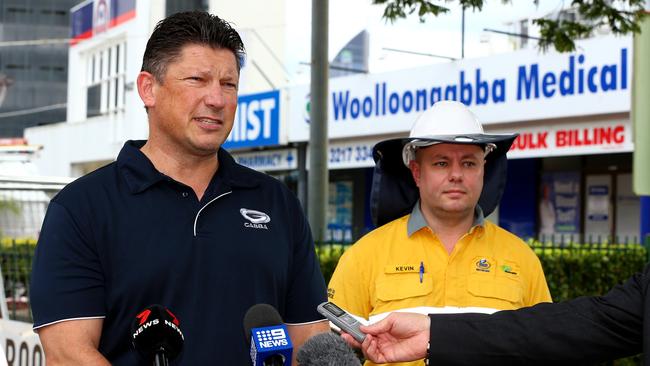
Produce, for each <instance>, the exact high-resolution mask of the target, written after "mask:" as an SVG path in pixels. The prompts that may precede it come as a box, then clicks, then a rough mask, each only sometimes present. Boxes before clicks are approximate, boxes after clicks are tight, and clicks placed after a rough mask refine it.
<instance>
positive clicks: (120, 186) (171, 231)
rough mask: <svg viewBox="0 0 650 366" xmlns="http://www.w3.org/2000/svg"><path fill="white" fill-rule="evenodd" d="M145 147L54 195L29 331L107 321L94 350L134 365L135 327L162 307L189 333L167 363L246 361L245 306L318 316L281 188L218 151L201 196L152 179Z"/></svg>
mask: <svg viewBox="0 0 650 366" xmlns="http://www.w3.org/2000/svg"><path fill="white" fill-rule="evenodd" d="M143 145H144V141H128V142H127V143H126V144H125V145H124V147H123V148H122V150H121V152H120V154H119V156H118V158H117V161H116V162H114V163H112V164H109V165H107V166H105V167H103V168H100V169H98V170H96V171H94V172H92V173H90V174H88V175H86V176H84V177H81V178H79V179H77V180H76V181H74V182H72V183H70V184H69V185H68V186H66V187H65V188H64V189H63V190H62V191H61V192H59V194H57V195H56V196H55V197H54V198H53V199H52V201H51V203H50V206H49V207H48V210H47V214H46V216H45V220H44V222H43V228H42V230H41V235H40V238H39V241H38V245H37V247H36V254H35V258H34V263H33V272H32V284H31V304H32V311H33V315H34V327H35V328H39V327H42V326H46V325H49V324H53V323H56V322H59V321H65V320H71V319H84V318H104V321H103V328H102V335H101V341H100V345H99V350H100V351H101V352H102V353H103V354H104V355H105V356H106V357H107V358H108V359H109V361H111V363H112V364H113V365H138V364H142V360H141V359H139V358H138V356H137V355H136V354H135V352H134V351H133V350H132V348H131V334H130V333H131V332H130V328H131V324H132V322H133V321H134V319H135V316H136V315H137V314H138V313H139V312H140V311H141V310H143V309H144V308H145V307H147V306H149V305H151V304H161V305H164V306H166V307H167V308H169V309H170V310H171V311H172V312H173V313H174V314H175V315H176V316H177V317H178V319H179V320H180V327H181V329H182V331H183V333H184V335H185V345H184V350H183V352H182V354H181V355H180V356H179V359H178V360H177V361H176V362H174V363H173V364H183V365H200V364H221V365H245V364H249V363H250V356H249V350H248V348H247V347H246V344H245V340H244V331H243V317H244V314H245V312H246V310H248V308H249V307H250V306H252V305H254V304H257V303H268V304H271V305H273V306H274V307H275V308H276V309H278V311H279V313H280V315H282V317H283V319H284V321H285V322H286V323H290V324H292V323H293V324H299V323H306V322H312V321H316V320H320V319H322V317H321V316H320V315H319V314H318V313H317V312H316V306H317V305H318V304H319V303H320V302H323V301H325V300H326V290H325V283H324V280H323V277H322V274H321V272H320V268H319V265H318V261H317V258H316V255H315V252H314V246H313V241H312V237H311V231H310V228H309V225H308V223H307V220H306V219H305V215H304V213H303V212H302V209H301V207H300V205H299V203H298V200H297V199H296V198H295V196H294V195H293V194H292V193H291V192H290V191H289V190H288V189H287V188H286V186H284V185H283V184H282V183H280V182H279V181H277V180H276V179H274V178H272V177H269V176H267V175H264V174H262V173H259V172H256V171H254V170H251V169H248V168H246V167H243V166H241V165H239V164H237V163H236V162H235V161H234V160H233V158H232V157H231V156H230V155H229V154H228V153H227V152H226V151H225V150H223V149H221V150H219V152H218V158H219V169H218V170H217V173H216V174H215V175H214V177H213V178H212V180H211V182H210V184H209V186H208V188H207V190H206V192H205V194H204V196H203V198H202V199H201V201H199V200H198V199H197V198H196V195H195V194H194V192H193V190H192V189H191V188H190V187H189V186H186V185H184V184H182V183H179V182H177V181H174V180H173V179H171V178H170V177H167V176H165V175H164V174H162V173H160V172H158V171H157V170H156V169H155V168H154V166H153V164H152V163H151V162H150V161H149V159H148V158H147V157H146V156H145V155H144V154H143V153H142V152H141V151H140V148H141V147H142V146H143Z"/></svg>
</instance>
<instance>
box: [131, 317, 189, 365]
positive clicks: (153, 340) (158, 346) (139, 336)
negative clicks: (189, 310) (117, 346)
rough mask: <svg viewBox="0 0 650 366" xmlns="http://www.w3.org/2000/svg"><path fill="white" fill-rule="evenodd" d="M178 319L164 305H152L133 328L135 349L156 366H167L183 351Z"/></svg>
mask: <svg viewBox="0 0 650 366" xmlns="http://www.w3.org/2000/svg"><path fill="white" fill-rule="evenodd" d="M179 325H180V322H179V321H178V318H176V316H175V315H174V314H173V313H172V312H171V311H169V309H167V308H165V307H164V306H162V305H151V306H148V307H147V308H146V309H144V310H143V311H142V312H140V313H139V314H138V315H136V317H135V320H134V321H133V324H132V326H131V334H132V341H133V348H135V350H137V351H138V352H139V353H140V354H141V355H142V356H144V357H145V358H146V359H147V362H150V363H151V364H153V365H155V366H167V365H169V361H171V360H173V359H174V358H176V356H178V354H179V353H180V352H181V350H182V349H183V342H184V341H185V338H184V337H183V332H181V329H180V328H179Z"/></svg>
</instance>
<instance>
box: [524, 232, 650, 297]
mask: <svg viewBox="0 0 650 366" xmlns="http://www.w3.org/2000/svg"><path fill="white" fill-rule="evenodd" d="M530 244H531V246H532V247H533V250H534V251H535V253H536V254H537V256H538V257H539V259H540V261H541V262H542V267H543V268H544V273H545V275H546V282H547V283H548V286H549V289H550V291H551V296H552V297H553V301H556V302H557V301H563V300H568V299H573V298H576V297H578V296H593V295H602V294H604V293H606V292H607V291H609V289H611V288H612V287H614V285H616V284H619V283H622V282H623V281H624V280H626V279H628V278H629V277H630V276H631V275H632V274H634V273H635V272H638V271H640V270H642V269H643V266H644V265H645V263H646V258H647V257H646V249H645V248H644V247H643V246H640V245H632V244H629V245H623V244H602V245H600V244H595V245H589V244H570V245H567V246H565V247H557V246H550V245H545V244H541V243H539V242H531V243H530Z"/></svg>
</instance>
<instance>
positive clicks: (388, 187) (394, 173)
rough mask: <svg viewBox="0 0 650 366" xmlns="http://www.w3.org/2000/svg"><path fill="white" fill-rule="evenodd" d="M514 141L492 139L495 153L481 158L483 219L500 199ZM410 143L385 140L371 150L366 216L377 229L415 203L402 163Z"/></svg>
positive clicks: (413, 188)
mask: <svg viewBox="0 0 650 366" xmlns="http://www.w3.org/2000/svg"><path fill="white" fill-rule="evenodd" d="M493 136H494V135H493ZM515 138H517V135H516V134H514V135H508V136H501V137H500V138H498V139H495V140H494V141H493V142H495V143H496V145H497V149H496V150H495V151H493V152H491V153H490V154H488V155H487V156H486V158H485V160H486V162H485V172H484V175H483V191H482V192H481V196H480V198H479V200H478V205H479V206H481V209H482V210H483V213H484V215H485V216H488V215H489V214H490V213H492V212H493V211H494V209H495V208H496V207H497V205H498V204H499V201H500V200H501V196H502V195H503V190H504V188H505V185H506V177H507V169H508V161H507V158H506V153H507V152H508V150H509V149H510V146H511V145H512V143H513V142H514V140H515ZM411 140H412V139H410V138H406V139H392V140H386V141H382V142H379V143H378V144H377V145H375V147H374V148H373V158H374V159H375V169H374V172H373V177H372V188H371V192H370V213H371V216H372V220H373V223H374V224H375V225H376V226H377V227H379V226H381V225H384V224H386V223H388V222H390V221H393V220H395V219H397V218H400V217H402V216H404V215H406V214H409V213H411V210H412V209H413V206H414V205H415V203H416V202H417V200H418V199H419V195H420V192H419V191H418V187H417V186H416V185H415V181H414V180H413V176H412V175H411V171H410V170H409V168H407V167H406V166H405V165H404V163H403V162H402V153H401V152H402V148H403V146H404V144H405V143H407V142H409V141H411ZM440 142H447V141H440ZM491 142H492V141H491Z"/></svg>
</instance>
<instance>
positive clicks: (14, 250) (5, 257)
mask: <svg viewBox="0 0 650 366" xmlns="http://www.w3.org/2000/svg"><path fill="white" fill-rule="evenodd" d="M35 248H36V239H33V238H7V237H4V238H0V266H2V275H3V276H4V279H5V287H6V288H5V290H7V291H8V290H9V286H10V285H11V284H9V283H7V282H21V281H22V282H25V283H26V282H28V279H29V278H30V274H31V271H32V258H33V256H34V249H35Z"/></svg>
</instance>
